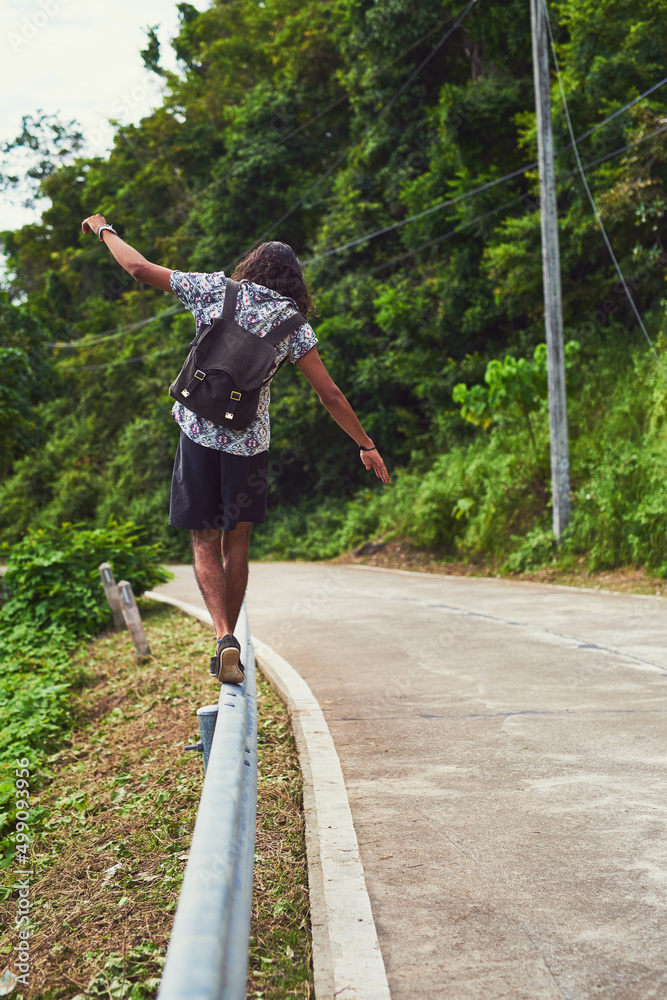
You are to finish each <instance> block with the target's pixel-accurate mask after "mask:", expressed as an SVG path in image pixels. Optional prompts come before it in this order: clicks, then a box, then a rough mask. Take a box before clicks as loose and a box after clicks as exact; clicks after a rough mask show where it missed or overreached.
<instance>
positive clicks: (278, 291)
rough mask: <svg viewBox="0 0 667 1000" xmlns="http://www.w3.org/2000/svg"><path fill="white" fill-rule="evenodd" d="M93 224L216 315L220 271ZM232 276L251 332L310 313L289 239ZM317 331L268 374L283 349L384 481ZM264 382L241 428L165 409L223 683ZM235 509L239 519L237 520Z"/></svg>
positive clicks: (257, 502) (234, 645) (255, 478)
mask: <svg viewBox="0 0 667 1000" xmlns="http://www.w3.org/2000/svg"><path fill="white" fill-rule="evenodd" d="M81 228H82V229H83V232H84V233H89V232H93V233H94V234H95V235H96V236H97V237H98V238H99V239H100V240H101V241H102V242H104V243H106V245H107V247H108V248H109V250H110V251H111V253H112V254H113V256H114V257H115V258H116V260H117V261H118V263H119V264H120V265H121V267H124V268H125V270H126V271H127V272H128V273H129V274H131V275H132V277H133V278H135V279H136V280H137V281H142V282H145V283H146V284H149V285H153V286H154V287H155V288H159V289H161V290H162V291H165V292H173V293H174V295H177V296H178V298H179V299H180V300H181V302H182V303H183V304H184V305H185V306H186V308H187V309H189V310H190V312H192V314H193V316H194V318H195V323H196V327H197V332H199V330H200V329H201V327H202V326H203V325H205V324H207V323H210V322H211V321H212V320H213V319H215V318H217V317H219V316H220V315H221V312H222V306H223V302H224V298H225V289H226V286H227V277H226V276H225V275H224V274H223V272H222V271H214V272H212V273H210V274H204V273H197V272H183V271H172V270H171V269H170V268H168V267H160V266H159V265H157V264H151V263H150V261H148V260H146V258H145V257H143V256H142V255H141V254H140V253H139V252H138V251H137V250H135V249H134V248H133V247H131V246H130V245H129V244H128V243H125V242H124V241H123V240H121V239H120V237H119V236H118V235H117V234H116V232H115V230H114V229H113V228H112V227H111V226H109V225H108V224H107V222H106V220H105V218H104V216H102V215H91V216H89V217H88V218H87V219H85V220H84V221H83V223H82V227H81ZM232 277H233V278H234V279H235V280H237V281H240V282H241V287H240V290H239V293H238V297H237V300H236V309H235V314H234V319H235V322H237V323H238V324H240V325H241V326H243V327H245V328H246V329H247V330H249V331H250V332H251V333H254V334H256V335H257V336H259V337H262V336H264V335H265V334H267V333H268V332H269V331H270V330H273V329H274V328H275V327H277V326H278V325H279V324H280V323H282V321H283V320H285V319H288V318H289V317H290V316H293V315H294V314H295V313H297V312H300V313H301V314H302V315H303V316H304V317H307V316H308V313H309V311H310V308H311V300H310V295H309V293H308V289H307V287H306V283H305V281H304V278H303V273H302V270H301V264H300V262H299V260H298V258H297V256H296V254H295V253H294V251H293V250H292V248H291V247H289V246H287V244H285V243H279V242H276V241H273V242H271V243H263V244H261V246H259V247H257V248H256V249H254V250H252V251H251V252H250V253H249V254H247V256H246V257H245V258H244V259H243V260H242V261H241V263H240V264H239V265H238V267H237V268H236V270H235V271H234V274H233V275H232ZM316 344H317V337H316V336H315V333H314V332H313V329H312V327H311V326H310V324H309V323H303V324H302V325H301V326H299V327H297V328H296V329H295V330H294V331H293V332H292V333H291V334H289V336H287V337H286V338H285V339H284V340H283V341H281V343H280V344H278V347H277V349H276V362H275V366H274V368H273V371H272V374H275V371H276V370H277V368H278V367H279V365H280V363H282V361H283V360H285V359H286V358H289V360H290V361H291V362H292V363H293V364H296V365H297V366H298V368H299V369H300V370H301V372H303V374H304V375H305V376H306V378H307V379H308V381H309V382H310V384H311V385H312V387H313V388H314V389H315V392H316V393H317V395H318V396H319V398H320V402H321V403H322V405H323V406H324V407H325V408H326V409H327V410H328V411H329V413H330V414H331V416H332V417H333V418H334V420H335V421H336V422H337V423H338V424H339V425H340V426H341V427H342V428H343V430H344V431H347V433H348V434H349V435H350V437H351V438H353V439H354V441H355V442H356V444H357V446H358V448H359V454H360V457H361V461H362V462H363V464H364V466H365V467H366V469H369V470H370V469H373V470H374V472H375V475H376V476H377V477H378V479H380V480H381V481H382V482H383V483H388V482H389V475H388V473H387V469H386V467H385V464H384V462H383V461H382V458H381V457H380V454H379V452H378V450H377V448H376V447H375V445H374V444H373V442H372V441H371V439H370V438H369V436H368V435H367V434H366V433H365V432H364V429H363V427H362V426H361V424H360V423H359V420H358V419H357V417H356V415H355V413H354V410H353V409H352V407H351V406H350V404H349V403H348V401H347V399H346V398H345V396H344V395H343V393H342V392H341V391H340V389H339V388H338V386H337V385H336V384H335V383H334V382H333V380H332V379H331V376H330V375H329V374H328V372H327V370H326V368H325V367H324V365H323V363H322V360H321V358H320V356H319V354H318V352H317V347H316V346H315V345H316ZM269 399H270V385H269V384H267V385H266V386H265V387H264V388H263V389H262V391H261V395H260V400H259V408H258V411H257V416H256V417H255V419H254V420H253V422H252V423H251V424H250V425H249V426H248V427H247V428H245V429H243V430H232V429H231V428H224V427H220V426H218V425H215V424H213V423H211V422H210V421H208V420H204V419H200V418H199V417H197V416H196V415H195V414H194V413H193V412H192V411H191V410H188V409H187V407H185V406H184V405H183V404H182V403H178V402H177V403H174V406H173V409H172V416H173V418H174V419H175V420H176V422H177V423H178V424H179V426H180V428H181V436H180V440H179V444H178V450H177V452H176V459H175V462H174V475H173V480H172V492H171V507H170V514H169V523H170V524H172V525H174V526H175V527H178V528H186V529H189V530H190V531H191V533H192V549H193V561H194V570H195V576H196V578H197V583H198V584H199V588H200V590H201V592H202V596H203V598H204V601H205V602H206V607H207V608H208V610H209V613H210V615H211V617H212V619H213V623H214V625H215V630H216V636H217V640H216V649H215V654H214V656H213V658H212V660H211V673H212V674H213V676H215V677H217V678H218V680H219V681H220V682H221V683H222V682H223V681H224V682H226V683H230V682H231V683H236V684H239V683H241V681H242V680H243V664H242V663H241V661H240V652H241V648H240V645H239V643H238V641H237V639H236V638H235V637H234V635H233V632H234V628H235V626H236V620H237V618H238V615H239V611H240V609H241V604H242V602H243V597H244V594H245V590H246V586H247V582H248V545H249V541H250V531H251V529H252V525H253V523H255V524H256V523H260V522H262V521H264V519H265V516H266V495H267V469H268V447H269V435H270V427H269ZM241 517H242V518H243V519H241Z"/></svg>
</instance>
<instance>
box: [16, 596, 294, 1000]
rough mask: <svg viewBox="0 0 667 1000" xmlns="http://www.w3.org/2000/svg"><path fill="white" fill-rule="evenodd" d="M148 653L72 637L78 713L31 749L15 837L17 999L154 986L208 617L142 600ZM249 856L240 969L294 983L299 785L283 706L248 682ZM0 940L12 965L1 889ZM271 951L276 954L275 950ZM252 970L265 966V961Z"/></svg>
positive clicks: (191, 799)
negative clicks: (252, 725)
mask: <svg viewBox="0 0 667 1000" xmlns="http://www.w3.org/2000/svg"><path fill="white" fill-rule="evenodd" d="M143 617H144V622H145V625H146V633H147V636H148V640H149V643H150V646H151V650H152V652H153V656H152V657H151V659H150V660H147V661H145V662H143V663H137V660H136V657H135V656H134V652H133V649H132V645H131V643H130V641H129V639H128V636H127V633H120V634H110V635H107V636H103V637H101V638H100V639H98V640H97V641H96V642H94V643H91V644H90V645H89V647H88V649H87V650H86V656H85V665H86V668H87V674H88V680H87V682H86V685H85V687H84V688H83V690H81V691H79V692H77V693H76V694H75V695H74V697H75V698H76V700H77V706H76V715H77V718H79V720H80V724H79V726H78V727H77V728H76V730H75V731H74V732H73V733H72V734H71V739H70V740H68V741H67V744H66V745H65V746H64V748H63V749H62V750H60V751H59V752H58V753H56V754H54V755H53V756H52V757H50V758H49V759H48V760H47V762H46V768H47V772H48V773H47V775H46V777H47V781H46V784H45V785H44V787H43V788H42V790H41V792H40V793H39V794H38V795H37V796H36V797H35V801H34V805H35V812H34V816H35V826H36V827H38V831H37V836H36V839H35V841H34V843H33V844H32V845H31V855H30V858H31V863H32V869H33V871H32V875H31V878H30V898H31V902H32V905H33V907H34V908H33V911H32V915H33V918H34V926H33V935H32V936H31V938H30V976H29V987H28V988H27V989H23V990H22V992H19V991H18V990H17V991H16V992H14V993H13V994H12V995H13V996H17V997H20V996H23V997H26V998H31V1000H36V998H39V1000H65V998H68V1000H69V998H73V997H75V996H76V997H77V998H83V997H86V998H88V997H91V998H92V997H110V996H113V997H115V998H123V997H130V996H131V997H132V1000H143V998H149V997H154V996H155V995H156V993H157V988H158V985H159V977H160V973H161V968H162V965H163V962H164V955H165V953H166V947H167V943H168V939H169V934H170V931H171V925H172V922H173V917H174V912H175V909H176V904H177V901H178V894H179V891H180V886H181V882H182V878H183V872H184V869H185V863H186V861H187V852H188V848H189V844H190V838H191V835H192V830H193V828H194V821H195V817H196V811H197V806H198V803H199V797H200V794H201V786H202V780H203V768H202V764H201V757H200V755H199V754H196V753H193V752H191V751H185V750H184V745H185V744H186V743H188V742H194V740H195V739H196V738H197V736H198V732H197V720H196V710H197V708H198V707H199V706H200V705H203V704H206V703H210V702H212V701H216V700H217V697H218V691H219V688H218V686H217V684H216V683H215V682H213V681H212V680H211V678H210V677H209V675H208V670H207V667H208V658H209V656H210V654H211V651H212V650H211V646H212V643H211V637H210V629H209V628H208V627H206V626H204V625H202V624H201V623H200V622H198V621H196V620H194V619H192V618H188V617H187V616H185V615H183V614H181V613H180V612H177V611H175V610H174V609H171V608H165V607H164V606H162V605H157V604H151V605H148V604H146V606H145V607H144V609H143ZM259 688H260V690H259V693H258V708H259V717H260V744H261V752H260V779H259V785H260V797H259V802H258V839H257V853H258V863H257V869H256V889H255V900H254V916H253V941H252V943H251V954H250V966H251V968H250V977H251V982H252V984H253V990H254V992H251V993H250V994H249V995H251V996H255V997H266V998H267V1000H269V998H275V1000H277V998H278V997H285V996H303V997H308V996H310V991H311V988H312V986H311V984H312V978H311V972H310V933H309V921H308V906H307V878H306V869H305V844H304V838H303V818H302V813H301V811H300V805H301V798H300V796H301V784H300V774H299V769H298V764H297V758H296V753H295V751H294V747H293V743H292V742H291V734H290V730H289V723H288V719H287V713H286V710H285V708H284V706H283V705H282V704H281V703H280V702H277V700H276V699H275V696H274V695H273V692H271V691H270V689H269V688H268V685H266V683H265V682H263V681H260V684H259ZM1 905H2V909H1V910H0V919H1V920H2V925H3V926H2V938H0V952H2V953H3V954H4V956H6V960H7V959H9V965H10V967H13V966H14V962H13V961H12V960H11V956H10V954H9V952H10V951H11V948H12V947H13V946H15V944H16V940H15V931H14V927H13V922H14V916H15V906H16V898H15V893H12V895H11V896H10V898H9V899H8V900H6V901H5V902H4V903H2V904H1ZM277 952H279V954H277ZM267 969H268V970H269V971H268V972H267Z"/></svg>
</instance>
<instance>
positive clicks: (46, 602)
mask: <svg viewBox="0 0 667 1000" xmlns="http://www.w3.org/2000/svg"><path fill="white" fill-rule="evenodd" d="M141 536H142V530H141V529H139V528H137V526H136V525H135V524H133V523H132V522H131V521H128V522H125V523H124V524H119V523H117V522H116V521H114V520H113V519H110V520H109V522H108V524H107V525H106V527H104V528H94V529H87V528H85V527H84V526H83V525H80V524H68V523H64V524H62V525H61V526H60V528H50V529H41V528H40V529H37V530H36V531H30V532H28V533H27V534H26V535H25V537H24V538H23V539H22V540H21V541H20V542H19V543H18V544H17V545H15V546H13V548H12V549H11V550H10V555H9V561H8V564H7V572H6V575H5V584H6V586H7V588H8V590H9V599H8V600H7V602H6V604H5V605H4V606H3V608H2V609H1V610H0V629H9V628H13V627H14V626H17V625H20V624H24V623H29V624H30V626H31V628H34V629H39V630H42V629H45V630H51V629H55V630H59V631H61V632H62V633H65V634H67V635H69V636H71V637H72V638H73V639H80V638H83V637H84V636H88V635H90V634H91V633H93V632H96V631H99V629H101V628H103V627H104V626H105V625H108V624H109V622H110V621H111V613H110V610H109V607H108V605H107V601H106V598H105V596H104V591H103V588H102V583H101V580H100V575H99V568H98V567H99V565H100V563H102V562H108V563H110V564H111V568H112V569H113V571H114V576H115V578H116V580H117V581H118V580H122V579H125V580H128V581H129V582H130V583H131V585H132V589H133V590H134V591H135V592H136V593H137V594H142V593H143V592H144V591H145V590H150V588H151V587H153V586H155V585H156V584H158V583H164V582H165V581H166V580H168V579H169V578H170V577H169V573H168V572H167V571H166V570H164V569H163V568H162V567H161V565H160V555H161V553H160V548H159V546H157V545H146V544H142V542H141Z"/></svg>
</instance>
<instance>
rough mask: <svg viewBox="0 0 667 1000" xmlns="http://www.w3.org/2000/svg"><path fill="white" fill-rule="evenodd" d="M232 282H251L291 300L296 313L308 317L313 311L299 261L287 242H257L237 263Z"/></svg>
mask: <svg viewBox="0 0 667 1000" xmlns="http://www.w3.org/2000/svg"><path fill="white" fill-rule="evenodd" d="M232 278H234V280H235V281H242V280H243V279H244V278H245V280H246V281H254V282H255V284H257V285H264V287H265V288H272V289H273V291H274V292H279V293H280V295H285V296H287V297H288V298H290V299H294V301H295V302H296V304H297V307H298V309H299V312H300V313H301V314H302V315H303V316H306V317H308V314H309V313H310V311H311V310H312V308H313V303H312V299H311V297H310V292H309V291H308V286H307V285H306V282H305V280H304V277H303V271H302V270H301V261H300V260H299V258H298V257H297V255H296V254H295V253H294V251H293V250H292V248H291V247H290V246H288V245H287V243H279V242H277V241H275V240H274V241H272V242H271V243H260V245H259V246H258V247H255V249H254V250H251V251H250V253H248V254H246V256H245V257H244V258H243V260H242V261H241V262H240V263H239V264H237V266H236V269H235V271H234V273H233V274H232Z"/></svg>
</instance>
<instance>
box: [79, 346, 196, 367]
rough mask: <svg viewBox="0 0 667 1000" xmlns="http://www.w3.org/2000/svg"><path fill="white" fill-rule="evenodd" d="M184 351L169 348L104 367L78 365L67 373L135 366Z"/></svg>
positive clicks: (180, 348)
mask: <svg viewBox="0 0 667 1000" xmlns="http://www.w3.org/2000/svg"><path fill="white" fill-rule="evenodd" d="M182 350H183V348H182V347H167V348H165V349H164V350H160V351H150V352H149V353H148V354H139V355H137V356H136V357H134V358H121V359H120V360H119V361H107V362H106V364H102V365H77V366H76V367H74V368H68V369H67V371H71V372H100V371H102V370H103V369H106V368H115V367H116V365H133V364H136V362H138V361H145V360H146V359H147V358H157V357H158V356H159V355H161V354H174V353H175V352H176V351H182Z"/></svg>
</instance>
